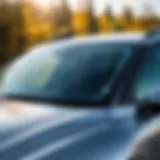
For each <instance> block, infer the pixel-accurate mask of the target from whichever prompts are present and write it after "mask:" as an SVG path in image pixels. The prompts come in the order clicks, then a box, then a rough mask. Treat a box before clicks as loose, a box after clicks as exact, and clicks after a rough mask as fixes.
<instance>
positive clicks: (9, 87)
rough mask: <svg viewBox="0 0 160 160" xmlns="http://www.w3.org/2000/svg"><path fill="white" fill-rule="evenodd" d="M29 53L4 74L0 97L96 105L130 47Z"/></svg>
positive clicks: (107, 89)
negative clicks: (33, 98)
mask: <svg viewBox="0 0 160 160" xmlns="http://www.w3.org/2000/svg"><path fill="white" fill-rule="evenodd" d="M32 52H33V53H32ZM32 52H31V53H30V54H28V55H27V56H25V57H23V58H21V59H19V60H18V61H17V62H15V63H13V64H12V65H11V66H10V67H9V70H8V71H6V74H5V76H4V81H3V83H2V94H4V95H25V96H30V97H32V96H33V97H39V98H40V97H43V98H53V99H58V100H62V101H63V100H64V101H82V102H99V101H101V100H102V99H103V98H104V97H105V96H106V95H107V93H108V92H109V89H110V87H111V85H112V83H113V82H114V79H115V77H116V75H117V74H118V72H119V70H120V69H121V67H122V66H123V64H124V62H125V61H126V59H127V58H128V57H129V56H130V55H131V48H130V47H126V46H122V45H117V46H116V47H115V46H112V45H108V46H107V45H106V44H105V45H103V46H101V45H98V46H95V45H94V46H84V47H83V48H82V47H80V48H78V49H76V50H75V49H74V48H70V49H67V50H66V51H62V50H60V49H59V50H54V49H52V50H50V51H49V50H45V49H44V50H42V49H41V50H36V51H32ZM123 53H124V54H123Z"/></svg>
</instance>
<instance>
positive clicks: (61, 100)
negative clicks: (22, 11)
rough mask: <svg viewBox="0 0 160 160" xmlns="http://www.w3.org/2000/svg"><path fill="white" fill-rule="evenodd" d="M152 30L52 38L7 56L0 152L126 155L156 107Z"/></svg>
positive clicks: (66, 157)
mask: <svg viewBox="0 0 160 160" xmlns="http://www.w3.org/2000/svg"><path fill="white" fill-rule="evenodd" d="M155 35H157V33H152V34H148V36H146V35H145V34H140V33H129V34H115V35H108V36H94V37H90V38H78V39H72V40H66V41H65V40H63V41H57V42H55V43H47V44H45V45H40V46H38V47H36V48H33V49H32V50H31V51H29V52H28V53H26V54H25V55H23V56H21V57H19V58H18V59H17V60H15V61H13V62H12V63H11V64H9V65H8V66H7V67H6V68H5V70H4V75H3V76H2V82H1V90H0V93H1V101H0V103H1V109H0V159H1V160H11V159H14V160H18V159H24V160H39V159H44V160H52V159H54V160H125V159H127V157H128V154H129V152H130V149H131V146H132V144H133V142H134V139H135V137H136V136H137V134H139V133H140V132H141V130H142V129H143V127H144V126H145V125H147V123H148V121H151V118H152V117H154V116H157V115H158V113H159V107H158V102H159V101H158V100H159V94H158V93H159V91H160V90H159V88H160V74H159V73H160V45H159V44H160V41H159V40H158V38H157V37H156V38H155ZM155 99H156V100H155ZM157 127H160V126H158V125H157Z"/></svg>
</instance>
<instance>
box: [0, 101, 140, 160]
mask: <svg viewBox="0 0 160 160" xmlns="http://www.w3.org/2000/svg"><path fill="white" fill-rule="evenodd" d="M1 106H2V107H1V111H0V123H1V124H0V141H1V143H0V157H1V158H0V159H1V160H10V159H24V160H33V159H45V160H46V159H49V160H50V159H55V160H75V159H76V160H82V159H83V160H107V159H108V160H124V159H125V157H126V156H127V153H128V151H129V148H130V145H131V143H132V141H133V139H134V137H135V135H136V134H137V131H138V130H139V128H138V126H137V124H136V122H135V115H134V113H135V108H134V106H121V107H120V106H115V107H112V108H110V109H102V108H99V109H98V108H97V109H86V108H87V107H85V106H82V107H83V108H81V107H79V108H76V107H74V106H72V107H71V106H60V105H46V104H40V103H39V104H38V103H26V102H18V101H2V102H1Z"/></svg>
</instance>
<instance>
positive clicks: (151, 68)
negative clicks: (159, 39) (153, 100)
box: [134, 45, 160, 99]
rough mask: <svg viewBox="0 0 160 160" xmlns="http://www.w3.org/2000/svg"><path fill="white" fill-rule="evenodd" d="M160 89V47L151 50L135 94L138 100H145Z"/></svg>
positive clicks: (137, 81)
mask: <svg viewBox="0 0 160 160" xmlns="http://www.w3.org/2000/svg"><path fill="white" fill-rule="evenodd" d="M157 89H160V46H158V45H157V46H154V47H152V49H150V50H149V54H148V56H147V57H146V60H145V62H144V64H143V65H142V68H141V69H140V72H139V74H138V77H137V80H136V84H135V88H134V93H135V96H136V98H137V99H144V98H146V97H147V96H148V95H149V94H151V93H152V92H155V91H156V90H157Z"/></svg>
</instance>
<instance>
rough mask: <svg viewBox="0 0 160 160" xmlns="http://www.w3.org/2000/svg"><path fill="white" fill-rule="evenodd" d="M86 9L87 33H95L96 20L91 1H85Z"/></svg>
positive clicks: (96, 28) (96, 27)
mask: <svg viewBox="0 0 160 160" xmlns="http://www.w3.org/2000/svg"><path fill="white" fill-rule="evenodd" d="M86 9H87V14H88V25H89V32H90V33H96V32H98V30H99V29H98V24H97V23H98V20H97V17H96V16H95V11H94V2H93V0H86Z"/></svg>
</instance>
